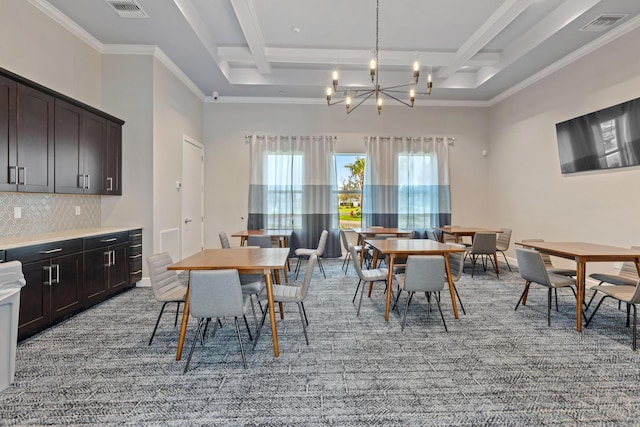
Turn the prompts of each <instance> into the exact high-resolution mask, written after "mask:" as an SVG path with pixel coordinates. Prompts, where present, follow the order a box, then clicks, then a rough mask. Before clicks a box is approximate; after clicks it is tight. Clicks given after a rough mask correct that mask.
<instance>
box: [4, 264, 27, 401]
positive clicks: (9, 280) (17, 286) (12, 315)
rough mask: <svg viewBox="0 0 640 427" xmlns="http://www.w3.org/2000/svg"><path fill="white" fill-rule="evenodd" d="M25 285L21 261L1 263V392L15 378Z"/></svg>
mask: <svg viewBox="0 0 640 427" xmlns="http://www.w3.org/2000/svg"><path fill="white" fill-rule="evenodd" d="M25 284H26V282H25V280H24V275H23V274H22V264H21V263H20V262H19V261H12V262H7V263H0V391H2V390H4V389H6V388H7V387H9V386H10V385H11V384H13V380H14V377H15V372H16V346H17V344H18V315H19V312H20V290H21V288H22V287H23V286H24V285H25Z"/></svg>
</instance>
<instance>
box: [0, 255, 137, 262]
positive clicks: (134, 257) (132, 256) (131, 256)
mask: <svg viewBox="0 0 640 427" xmlns="http://www.w3.org/2000/svg"><path fill="white" fill-rule="evenodd" d="M141 257H142V254H138V255H129V259H136V258H141ZM0 262H1V261H0Z"/></svg>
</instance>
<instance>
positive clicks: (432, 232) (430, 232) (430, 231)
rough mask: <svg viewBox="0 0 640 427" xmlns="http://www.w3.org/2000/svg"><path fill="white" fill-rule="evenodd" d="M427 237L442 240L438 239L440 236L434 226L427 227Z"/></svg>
mask: <svg viewBox="0 0 640 427" xmlns="http://www.w3.org/2000/svg"><path fill="white" fill-rule="evenodd" d="M427 239H429V240H440V239H438V236H437V235H436V230H434V229H433V228H428V229H427Z"/></svg>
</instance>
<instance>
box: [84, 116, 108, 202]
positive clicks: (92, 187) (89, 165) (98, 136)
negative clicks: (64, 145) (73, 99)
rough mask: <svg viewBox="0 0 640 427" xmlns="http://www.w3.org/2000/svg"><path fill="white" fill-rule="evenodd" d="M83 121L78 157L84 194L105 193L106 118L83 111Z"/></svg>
mask: <svg viewBox="0 0 640 427" xmlns="http://www.w3.org/2000/svg"><path fill="white" fill-rule="evenodd" d="M83 121H84V123H83V126H82V127H83V135H82V144H80V157H81V158H82V159H83V164H84V167H83V171H84V175H85V180H86V182H85V187H84V194H106V191H105V188H106V185H105V184H106V162H107V120H106V119H105V118H103V117H100V116H97V115H95V114H93V113H90V112H88V111H85V112H84V117H83Z"/></svg>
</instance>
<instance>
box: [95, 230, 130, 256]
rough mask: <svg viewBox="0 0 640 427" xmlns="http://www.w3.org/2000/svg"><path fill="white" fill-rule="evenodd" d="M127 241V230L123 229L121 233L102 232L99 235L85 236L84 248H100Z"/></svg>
mask: <svg viewBox="0 0 640 427" xmlns="http://www.w3.org/2000/svg"><path fill="white" fill-rule="evenodd" d="M128 241H129V232H128V231H123V232H121V233H112V234H103V235H101V236H95V237H87V238H85V239H84V250H85V251H88V250H91V249H97V248H102V247H106V246H113V245H117V244H120V243H126V242H128Z"/></svg>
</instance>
